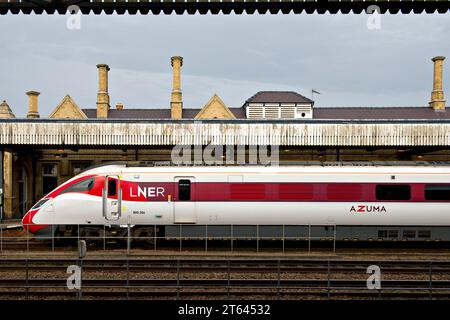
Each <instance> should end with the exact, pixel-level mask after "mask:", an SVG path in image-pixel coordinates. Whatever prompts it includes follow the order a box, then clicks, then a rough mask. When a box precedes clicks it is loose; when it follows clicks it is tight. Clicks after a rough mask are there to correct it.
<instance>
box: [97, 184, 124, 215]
mask: <svg viewBox="0 0 450 320" xmlns="http://www.w3.org/2000/svg"><path fill="white" fill-rule="evenodd" d="M102 195H103V197H102V198H103V199H102V200H103V217H104V218H105V219H106V220H108V221H116V220H119V219H120V216H121V215H122V189H121V188H120V177H119V176H117V175H108V176H105V185H104V187H103V194H102Z"/></svg>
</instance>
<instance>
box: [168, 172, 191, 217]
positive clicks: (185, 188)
mask: <svg viewBox="0 0 450 320" xmlns="http://www.w3.org/2000/svg"><path fill="white" fill-rule="evenodd" d="M194 181H195V180H194V178H193V177H175V181H174V182H175V188H176V190H175V199H174V201H173V203H174V205H173V214H174V222H175V223H196V222H197V215H196V210H195V207H196V206H195V201H194V200H195V199H194V197H193V195H194V190H195V186H194Z"/></svg>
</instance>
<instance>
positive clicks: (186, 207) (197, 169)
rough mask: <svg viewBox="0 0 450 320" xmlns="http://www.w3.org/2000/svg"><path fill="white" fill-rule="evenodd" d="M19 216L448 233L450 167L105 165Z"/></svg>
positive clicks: (50, 227) (342, 235) (63, 227)
mask: <svg viewBox="0 0 450 320" xmlns="http://www.w3.org/2000/svg"><path fill="white" fill-rule="evenodd" d="M22 223H23V225H24V228H26V229H28V230H29V231H30V232H33V233H36V234H48V233H49V232H55V233H58V234H63V233H67V232H68V230H69V232H73V230H72V229H71V228H70V227H69V226H77V228H78V226H79V227H80V228H82V229H83V230H84V231H85V234H87V235H91V234H94V235H98V234H100V233H101V229H103V230H106V229H105V227H104V226H105V225H106V226H107V227H108V229H109V228H112V229H113V228H119V229H120V226H125V225H132V226H133V232H134V234H136V235H144V236H145V235H150V234H154V232H155V231H156V230H158V232H166V233H170V232H174V233H177V232H178V231H177V232H175V231H174V230H175V229H174V228H176V227H174V226H177V225H183V226H185V225H188V226H191V229H192V230H194V229H195V227H197V229H198V228H199V226H206V225H208V226H212V227H214V226H215V229H214V228H210V233H209V234H208V235H211V232H212V231H211V230H216V231H215V232H217V235H224V234H225V236H228V235H230V232H231V233H233V230H234V232H235V234H234V236H236V234H238V233H239V232H240V233H241V234H242V235H243V236H247V234H248V235H250V236H251V235H252V234H254V231H252V230H255V229H254V226H258V228H263V229H264V228H266V232H269V231H267V230H269V229H270V230H272V232H274V233H276V234H278V235H279V234H280V232H281V231H280V230H281V229H282V230H283V231H282V232H283V236H286V234H285V233H286V232H287V233H289V235H291V236H293V237H295V236H296V235H298V234H299V233H301V232H302V231H301V230H303V229H301V228H300V227H298V228H297V229H295V226H322V227H323V228H324V229H323V230H325V231H324V234H325V235H326V234H327V232H329V231H328V230H330V227H331V230H334V228H335V227H336V228H337V231H338V236H337V237H338V239H360V240H373V239H382V240H389V239H391V240H395V239H404V238H409V239H411V240H432V239H434V240H450V234H449V232H448V231H449V229H450V228H447V227H448V226H450V167H446V166H280V167H263V166H206V167H202V166H192V167H187V166H148V167H142V166H134V167H133V166H128V165H126V164H121V165H119V164H114V165H104V166H100V167H97V168H93V169H90V170H88V171H86V172H83V173H82V174H80V175H78V176H76V177H74V178H72V179H70V180H69V181H67V182H66V183H64V184H62V185H61V186H59V187H58V188H57V189H55V190H54V191H52V192H50V193H49V194H48V195H46V196H45V197H44V198H42V199H41V200H40V201H39V202H38V203H37V204H36V205H35V206H34V207H33V208H32V209H31V210H30V211H29V212H28V213H27V214H26V215H25V217H24V218H23V221H22ZM156 226H158V227H156ZM188 226H187V227H188ZM218 226H222V227H223V228H222V229H219V228H218ZM233 226H235V227H234V228H233ZM245 226H247V227H245ZM239 228H241V229H240V231H239ZM286 228H287V230H288V231H286ZM70 230H72V231H70ZM171 230H172V231H171ZM185 230H188V228H185ZM202 230H203V229H202ZM230 230H231V231H230ZM245 230H246V231H245ZM295 230H297V231H295ZM195 232H197V231H195ZM195 232H194V233H195ZM405 235H406V236H405ZM231 236H233V234H231Z"/></svg>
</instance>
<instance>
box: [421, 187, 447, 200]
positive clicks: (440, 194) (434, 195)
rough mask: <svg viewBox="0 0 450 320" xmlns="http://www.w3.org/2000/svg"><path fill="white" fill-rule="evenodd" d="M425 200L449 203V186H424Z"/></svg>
mask: <svg viewBox="0 0 450 320" xmlns="http://www.w3.org/2000/svg"><path fill="white" fill-rule="evenodd" d="M425 200H447V201H450V185H426V186H425Z"/></svg>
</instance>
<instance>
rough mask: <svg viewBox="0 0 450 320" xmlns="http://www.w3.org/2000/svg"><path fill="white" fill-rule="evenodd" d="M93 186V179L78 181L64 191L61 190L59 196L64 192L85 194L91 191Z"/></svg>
mask: <svg viewBox="0 0 450 320" xmlns="http://www.w3.org/2000/svg"><path fill="white" fill-rule="evenodd" d="M93 186H94V178H93V177H92V178H89V179H86V180H82V181H78V182H77V183H74V184H73V185H71V186H69V187H67V188H66V189H63V190H62V191H61V194H63V193H66V192H86V191H89V190H91V189H92V187H93Z"/></svg>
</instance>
